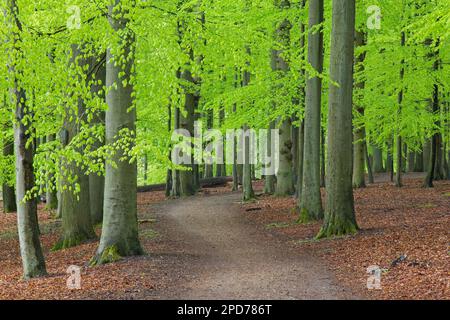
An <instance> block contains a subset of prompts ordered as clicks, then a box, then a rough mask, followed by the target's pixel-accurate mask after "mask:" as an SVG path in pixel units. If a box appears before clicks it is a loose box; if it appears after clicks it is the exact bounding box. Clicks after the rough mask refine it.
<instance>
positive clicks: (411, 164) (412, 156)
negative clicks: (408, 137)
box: [407, 151, 416, 172]
mask: <svg viewBox="0 0 450 320" xmlns="http://www.w3.org/2000/svg"><path fill="white" fill-rule="evenodd" d="M415 161H416V153H415V152H412V151H410V152H408V162H407V168H408V172H414V170H415V167H416V164H415Z"/></svg>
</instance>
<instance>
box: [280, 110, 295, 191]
mask: <svg viewBox="0 0 450 320" xmlns="http://www.w3.org/2000/svg"><path fill="white" fill-rule="evenodd" d="M291 129H292V122H291V119H290V118H286V119H284V120H283V121H282V123H281V126H280V128H279V137H280V138H279V141H280V150H279V165H278V173H277V183H276V187H275V195H276V196H278V197H283V196H288V195H293V194H294V193H295V189H294V179H293V166H292V132H291Z"/></svg>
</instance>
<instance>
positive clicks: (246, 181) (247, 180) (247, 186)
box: [242, 126, 255, 201]
mask: <svg viewBox="0 0 450 320" xmlns="http://www.w3.org/2000/svg"><path fill="white" fill-rule="evenodd" d="M243 130H244V132H245V131H247V130H248V127H247V126H244V129H243ZM243 144H244V165H243V173H242V191H243V192H242V200H243V201H249V200H252V199H253V198H254V197H255V194H254V192H253V186H252V176H251V174H252V172H251V163H250V162H251V152H250V148H251V147H250V137H249V136H246V135H245V134H244V141H243Z"/></svg>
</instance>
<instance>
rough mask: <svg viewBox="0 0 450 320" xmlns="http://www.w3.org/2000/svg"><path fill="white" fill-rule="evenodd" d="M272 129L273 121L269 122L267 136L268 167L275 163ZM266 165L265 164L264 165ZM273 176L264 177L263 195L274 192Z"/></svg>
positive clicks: (273, 127) (273, 126) (274, 180)
mask: <svg viewBox="0 0 450 320" xmlns="http://www.w3.org/2000/svg"><path fill="white" fill-rule="evenodd" d="M272 129H275V123H274V122H273V121H271V122H270V125H269V130H268V135H267V157H269V158H270V159H271V163H270V164H267V165H268V166H273V165H274V163H275V159H274V156H275V152H274V151H275V150H273V147H274V146H273V139H272ZM265 165H266V164H265ZM275 182H276V179H275V175H274V174H271V175H265V176H264V193H265V194H273V193H274V192H275Z"/></svg>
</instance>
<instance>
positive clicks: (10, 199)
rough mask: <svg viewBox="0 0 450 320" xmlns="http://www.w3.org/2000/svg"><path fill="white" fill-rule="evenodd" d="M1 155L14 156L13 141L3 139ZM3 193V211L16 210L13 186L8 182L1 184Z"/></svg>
mask: <svg viewBox="0 0 450 320" xmlns="http://www.w3.org/2000/svg"><path fill="white" fill-rule="evenodd" d="M3 156H4V157H14V141H7V140H4V141H3ZM2 195H3V212H4V213H11V212H16V211H17V204H16V193H15V191H14V186H10V185H9V184H8V183H3V185H2Z"/></svg>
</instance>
